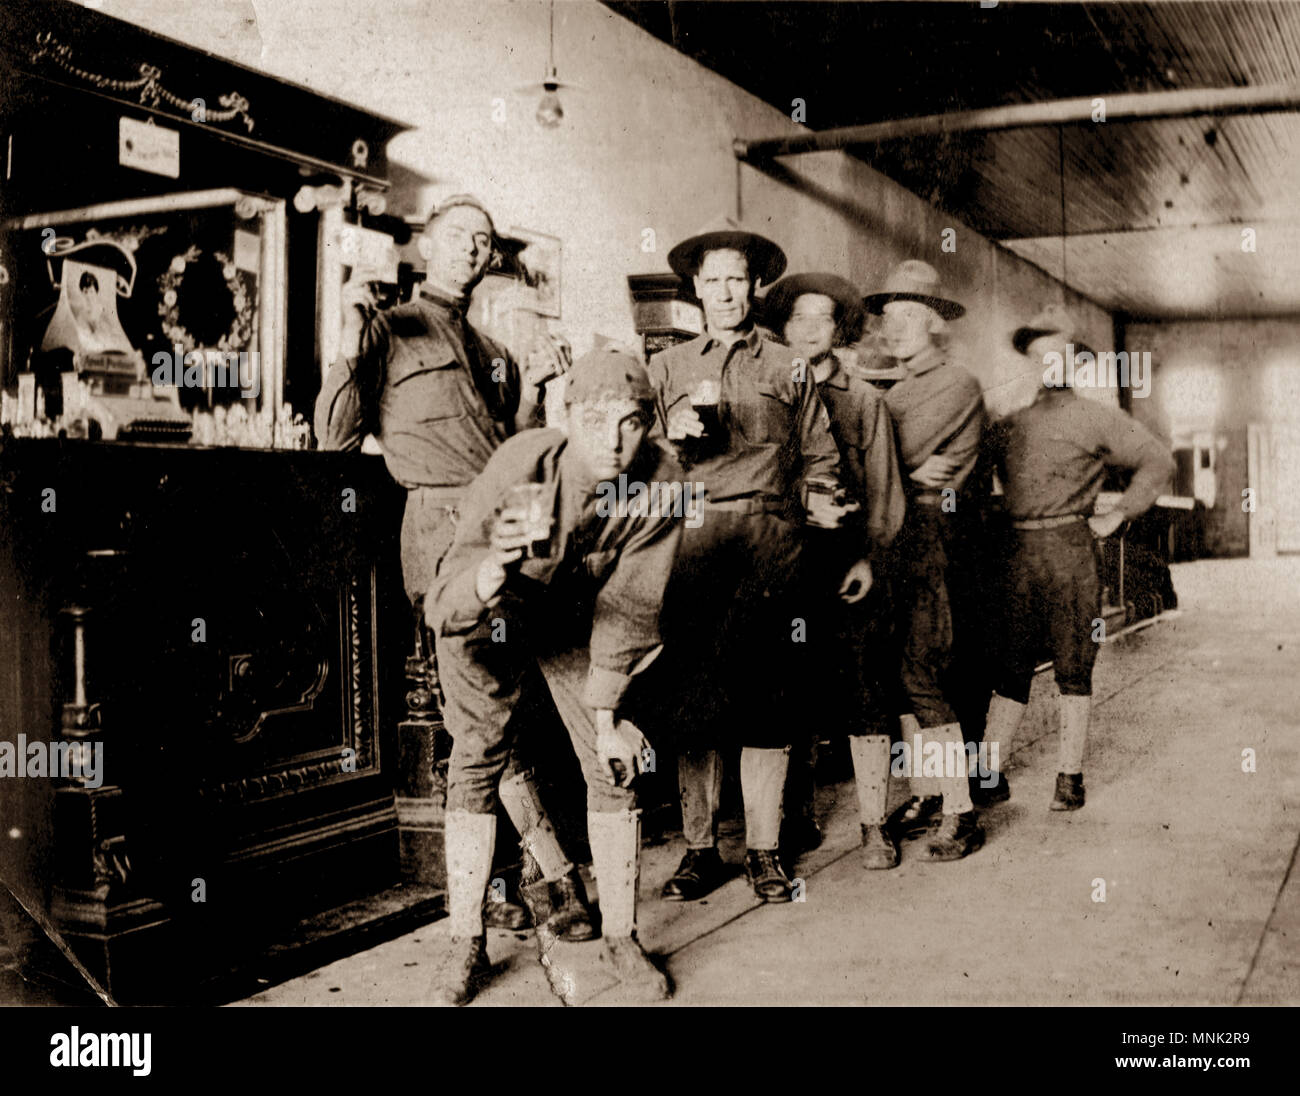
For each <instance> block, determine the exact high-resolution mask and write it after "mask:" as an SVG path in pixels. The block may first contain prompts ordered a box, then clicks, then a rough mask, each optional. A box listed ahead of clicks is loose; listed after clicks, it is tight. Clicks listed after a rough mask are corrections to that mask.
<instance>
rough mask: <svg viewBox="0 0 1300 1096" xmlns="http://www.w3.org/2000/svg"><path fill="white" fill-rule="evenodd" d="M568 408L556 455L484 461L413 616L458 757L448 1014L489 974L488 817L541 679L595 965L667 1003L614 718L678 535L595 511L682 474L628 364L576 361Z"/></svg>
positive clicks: (643, 656)
mask: <svg viewBox="0 0 1300 1096" xmlns="http://www.w3.org/2000/svg"><path fill="white" fill-rule="evenodd" d="M565 400H566V403H567V406H568V431H569V435H568V437H567V438H566V436H565V435H564V434H563V433H561V432H560V431H558V430H529V431H525V432H524V433H522V434H520V435H518V436H516V437H514V438H511V439H510V440H509V441H507V442H506V443H505V444H504V445H502V446H501V448H500V449H499V450H497V452H496V453H495V454H493V456H492V458H491V459H490V460H489V461H488V464H487V467H486V468H485V469H484V470H483V474H482V476H481V477H480V478H479V479H478V480H477V481H476V482H475V483H474V485H473V486H472V487H471V488H470V490H469V493H468V495H467V496H466V499H465V503H464V510H463V516H462V518H461V521H460V524H459V525H458V527H457V529H456V535H455V540H454V542H453V544H452V547H451V550H450V551H449V552H448V554H447V556H446V558H445V559H444V560H443V562H442V564H441V565H440V567H439V569H438V575H437V577H436V578H435V579H434V581H433V585H432V586H431V588H430V590H429V594H428V597H427V599H426V602H425V607H426V614H427V616H428V619H429V624H430V627H432V628H433V629H434V630H435V632H436V634H437V636H438V658H439V664H440V667H441V671H442V677H443V687H444V689H445V691H446V694H447V709H446V716H447V725H448V726H449V727H450V728H451V733H452V740H453V746H452V753H451V761H450V764H449V768H448V791H447V893H448V910H449V913H450V918H451V933H452V940H451V951H450V954H449V955H448V957H447V959H448V964H447V966H446V967H445V968H444V970H443V971H442V973H441V975H440V978H439V981H438V984H437V987H436V988H437V991H438V993H439V995H440V997H441V999H442V1000H443V1001H445V1002H447V1003H451V1004H460V1003H463V1002H464V1001H465V1000H467V999H468V998H469V997H470V996H472V995H473V993H474V992H475V991H476V989H477V988H478V986H479V985H480V984H481V983H482V981H483V979H484V978H485V977H486V976H487V973H488V969H489V968H488V961H487V955H486V945H485V940H484V936H483V921H482V905H481V899H482V894H483V888H484V884H485V883H486V882H487V875H488V872H489V869H490V866H491V863H492V843H493V836H494V833H495V820H494V818H493V813H492V812H493V810H494V809H495V801H496V791H497V785H498V782H499V781H500V778H501V774H502V772H503V771H504V769H505V767H506V765H507V760H508V758H509V756H510V754H511V745H512V744H511V733H512V729H513V728H511V727H509V726H508V724H509V723H510V715H511V712H512V711H513V710H514V707H515V705H516V703H517V702H518V698H519V682H520V679H521V677H522V675H523V673H524V672H525V670H526V669H527V668H528V667H529V666H530V665H535V666H539V667H540V669H541V672H542V675H543V676H544V677H545V679H546V683H547V685H548V686H549V688H550V691H551V695H552V696H553V697H554V699H555V703H556V706H557V707H558V709H559V711H560V715H561V717H562V718H563V720H564V723H565V726H566V727H567V728H568V731H569V735H570V738H571V739H572V742H573V747H574V750H575V752H576V753H577V755H578V760H579V762H580V763H581V766H582V771H583V775H584V777H585V778H586V781H587V810H588V813H587V828H588V832H589V835H590V839H591V854H592V862H593V866H594V868H595V873H596V878H597V881H598V883H599V887H600V906H601V913H602V920H603V929H602V936H603V938H604V942H605V950H606V955H607V956H608V958H609V960H610V961H611V962H612V964H613V967H614V970H615V972H616V973H617V975H618V977H619V979H620V980H621V981H622V982H623V983H624V984H625V986H626V987H627V988H629V989H631V990H633V991H634V992H636V993H638V994H640V995H643V996H645V997H647V998H650V999H659V998H664V997H667V996H668V994H669V986H668V981H667V979H666V978H665V977H664V975H663V974H662V973H661V972H660V971H659V970H658V969H657V968H656V967H655V966H654V964H653V963H651V961H650V959H649V958H648V957H647V956H646V954H645V952H644V951H643V950H642V949H641V945H640V943H639V942H638V941H637V936H636V890H637V879H638V875H639V864H640V812H639V811H638V810H636V797H635V795H634V793H633V792H632V791H631V790H630V789H629V788H628V786H627V785H628V783H629V782H630V781H631V780H632V779H633V778H634V777H635V775H636V773H637V771H638V770H639V768H640V767H641V766H642V764H643V763H644V759H645V758H646V757H647V756H648V750H649V746H648V744H647V742H646V740H645V739H644V738H643V737H642V735H641V733H640V731H639V730H638V729H637V728H636V726H635V725H634V724H633V723H631V722H630V721H629V720H627V719H625V718H619V717H618V716H619V713H620V711H621V710H622V709H623V707H624V701H625V694H626V693H627V690H628V687H629V685H630V683H631V681H632V678H633V676H634V675H636V674H639V673H640V672H641V671H643V670H644V669H645V668H646V667H647V666H648V665H649V663H650V662H651V661H652V660H653V659H654V658H655V657H656V656H657V655H658V654H659V652H660V650H661V645H660V642H659V630H658V622H659V611H660V607H661V605H662V602H663V595H664V589H665V587H666V586H667V583H668V576H669V574H670V572H671V570H672V563H673V557H674V555H675V553H676V550H677V545H678V541H679V539H680V530H681V523H680V521H678V520H677V518H676V517H675V516H674V514H675V511H673V510H671V509H668V508H666V507H657V506H649V507H641V508H639V509H638V508H636V507H631V506H629V507H623V508H614V509H613V510H612V511H611V509H610V507H609V506H608V505H606V506H605V507H604V508H602V506H601V498H602V497H606V496H604V495H602V491H603V490H604V488H606V487H607V486H608V485H610V484H612V483H613V482H615V481H620V482H623V481H622V480H621V477H622V476H623V475H626V477H627V482H634V483H637V484H649V485H655V484H674V483H680V481H681V473H680V469H679V468H678V466H677V464H676V462H675V460H674V459H673V458H672V456H671V455H670V453H669V452H668V450H667V447H666V446H661V444H660V443H656V442H653V441H646V440H645V439H646V434H647V432H648V430H649V428H650V426H651V425H652V423H653V421H654V393H653V390H652V389H651V387H650V382H649V379H648V377H647V376H646V373H645V370H644V369H643V368H642V366H641V364H640V363H639V362H638V361H637V360H636V359H635V358H633V357H631V356H630V355H629V354H627V353H625V352H622V351H619V350H616V349H613V348H609V347H606V348H604V349H601V350H595V351H592V352H591V353H589V354H586V355H584V356H583V357H582V358H581V359H579V360H578V362H576V363H575V365H574V367H573V370H572V372H571V373H570V374H569V383H568V387H567V389H566V392H565ZM521 495H522V496H525V498H524V500H523V501H520V496H521ZM665 509H667V510H668V512H666V513H665V512H664V510H665Z"/></svg>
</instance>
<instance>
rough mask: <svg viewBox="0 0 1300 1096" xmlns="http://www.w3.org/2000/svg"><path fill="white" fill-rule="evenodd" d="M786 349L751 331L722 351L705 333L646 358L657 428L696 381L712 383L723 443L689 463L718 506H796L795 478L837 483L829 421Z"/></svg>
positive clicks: (686, 399)
mask: <svg viewBox="0 0 1300 1096" xmlns="http://www.w3.org/2000/svg"><path fill="white" fill-rule="evenodd" d="M795 360H796V359H795V355H794V354H793V353H792V352H791V351H790V349H789V348H788V347H785V346H782V345H781V344H780V343H777V342H773V341H771V340H770V339H768V338H766V337H764V335H763V334H762V332H761V331H759V330H758V329H757V328H752V329H751V330H750V331H749V333H748V334H747V335H746V336H745V337H744V338H743V339H741V340H740V341H739V342H737V343H735V344H734V345H733V346H730V347H728V346H727V345H726V344H725V343H723V342H720V341H719V340H718V339H716V338H715V337H714V336H712V335H710V334H708V333H707V332H706V333H705V334H703V335H699V336H697V337H696V338H694V339H691V340H690V341H689V342H686V343H682V344H681V345H679V346H674V347H670V348H669V349H667V350H664V351H662V352H661V353H659V354H656V355H655V356H654V357H652V358H651V359H650V363H649V365H648V367H647V371H648V372H649V374H650V381H651V383H652V384H653V385H654V386H655V390H656V392H657V394H658V412H659V419H660V427H661V428H662V430H664V431H665V432H666V431H667V427H668V417H669V415H671V414H672V413H673V411H674V410H675V409H676V408H678V407H679V406H681V405H682V404H683V403H687V404H689V402H690V398H691V393H693V392H695V391H697V390H698V389H699V386H700V384H701V382H703V381H706V380H707V381H712V382H714V383H715V384H717V385H718V387H719V391H720V397H719V402H718V415H719V418H720V419H721V421H722V425H723V428H724V430H725V431H726V435H727V436H726V438H725V439H722V441H723V446H722V449H721V451H720V452H716V453H714V452H710V453H709V455H708V456H706V457H705V458H704V459H701V460H697V461H691V462H690V463H689V471H690V472H691V473H692V474H695V473H699V474H700V476H701V479H702V480H703V481H704V485H705V489H706V491H707V492H708V497H709V498H710V499H711V500H713V501H715V502H720V501H724V500H728V499H739V498H746V497H750V496H769V497H772V498H777V499H780V500H783V501H784V502H785V503H786V504H787V505H788V504H790V503H791V502H797V501H798V497H799V483H800V480H801V479H803V480H806V479H807V478H808V477H810V476H814V475H819V474H820V475H829V476H831V477H833V478H838V471H839V453H838V451H837V450H836V447H835V441H834V439H833V438H832V437H831V432H830V420H829V419H828V418H827V415H826V409H825V408H824V407H823V406H822V403H821V400H820V399H818V397H817V391H816V386H815V385H814V384H813V383H812V382H811V378H810V377H809V376H808V375H807V374H808V370H807V369H803V370H799V369H796V367H795Z"/></svg>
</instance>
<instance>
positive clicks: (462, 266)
mask: <svg viewBox="0 0 1300 1096" xmlns="http://www.w3.org/2000/svg"><path fill="white" fill-rule="evenodd" d="M495 240H496V230H495V228H494V226H493V224H492V218H491V215H490V214H489V213H488V211H487V209H486V208H484V206H483V204H482V203H481V202H480V201H479V200H478V199H477V198H474V197H472V196H471V195H468V194H457V195H453V196H451V197H449V198H447V199H446V200H445V201H444V202H442V203H441V204H440V205H439V206H438V207H437V208H436V209H435V210H434V211H433V214H432V215H431V216H430V219H429V223H428V225H427V226H426V227H425V230H424V232H423V234H422V235H421V236H420V238H419V241H418V246H419V250H420V255H421V256H422V257H423V258H424V259H425V260H426V262H427V264H428V265H427V270H426V280H425V281H424V282H423V283H422V284H421V285H420V287H419V288H418V290H417V291H416V295H415V297H414V299H413V300H412V301H411V302H410V303H409V304H404V305H399V306H397V307H396V308H393V309H390V310H389V311H388V312H386V313H383V312H379V311H377V310H376V309H375V307H374V298H373V297H372V296H371V295H370V294H369V291H368V290H366V288H365V287H364V285H353V284H351V283H350V285H349V287H348V290H347V293H346V297H345V301H344V328H343V333H342V338H341V347H342V351H341V356H340V359H339V360H338V361H337V362H335V363H334V364H333V365H332V366H331V367H330V370H329V373H328V374H327V376H326V378H325V383H324V385H323V386H322V388H321V392H320V395H319V396H318V397H317V400H316V437H317V438H318V439H319V441H320V445H321V448H323V449H343V450H357V449H360V448H361V443H362V441H363V440H364V438H365V436H366V435H367V434H372V435H373V436H374V437H375V439H376V440H377V441H378V443H379V446H380V448H381V450H382V451H383V455H384V461H385V463H386V464H387V465H388V470H389V472H390V473H391V474H392V476H393V478H394V479H395V480H397V482H398V483H400V484H401V485H402V486H403V487H405V488H406V489H407V497H406V512H405V514H404V516H403V519H402V577H403V580H404V584H405V586H406V591H407V595H408V596H409V597H410V599H411V602H412V604H413V605H414V606H415V610H416V613H417V617H418V616H420V615H421V603H422V601H423V598H424V594H425V591H426V590H428V588H429V582H430V581H431V580H432V578H433V576H434V574H435V572H436V570H437V566H438V561H439V560H440V559H441V558H442V557H443V555H444V554H445V553H446V551H447V549H448V548H449V547H450V546H451V541H452V534H453V532H454V531H455V525H456V515H457V512H458V510H459V507H460V502H461V498H462V496H463V495H464V494H465V491H466V489H467V488H468V485H469V484H470V482H471V481H472V480H473V479H474V478H475V477H476V476H477V475H478V474H479V473H480V472H481V471H482V470H483V467H484V466H485V465H486V464H487V462H488V458H489V457H491V455H492V454H493V452H495V451H496V449H497V448H498V446H500V445H501V444H502V443H503V442H504V441H505V440H506V439H507V438H508V437H510V436H511V435H512V434H514V433H516V432H517V431H518V430H520V429H523V428H525V427H528V426H533V425H537V424H538V423H539V421H540V419H539V417H538V413H537V407H538V403H539V399H538V397H539V387H540V385H541V383H543V382H544V381H545V380H546V379H547V378H549V377H551V376H554V375H555V374H557V373H558V372H560V371H561V370H562V368H563V362H562V361H561V349H560V348H559V347H558V346H555V345H546V344H539V345H538V346H537V347H536V348H535V349H534V352H533V355H531V356H530V361H529V369H528V370H527V372H526V374H523V373H521V370H520V368H519V366H518V364H517V363H516V362H515V360H514V359H513V358H512V357H511V355H510V352H509V351H508V350H506V348H505V347H503V346H501V345H500V344H498V343H496V342H494V341H493V340H491V339H489V338H488V337H487V336H486V335H483V334H482V333H481V332H479V331H477V330H476V329H475V328H474V327H473V326H471V325H470V323H469V321H468V319H466V315H465V313H466V309H467V308H468V306H469V301H470V295H471V294H472V293H473V291H474V288H475V287H476V286H477V285H478V283H479V282H480V281H482V279H483V275H484V274H485V273H486V272H487V267H488V262H489V260H490V259H491V257H492V250H493V247H494V245H495ZM435 645H436V641H435ZM501 799H502V803H503V805H504V806H505V809H506V813H507V814H508V815H509V817H510V820H511V822H512V823H513V824H514V826H515V829H517V830H518V831H519V835H520V838H521V843H522V845H523V847H524V849H525V851H526V853H528V854H529V855H531V856H532V858H533V859H534V860H535V861H536V863H537V865H538V867H539V868H540V869H541V873H542V876H543V878H544V879H545V880H546V882H547V883H549V884H550V890H551V892H552V894H551V898H552V901H551V902H549V903H545V904H543V903H530V904H532V905H534V906H535V907H536V908H535V910H534V913H536V912H539V911H540V912H542V915H543V916H544V917H547V924H548V926H549V927H550V929H551V930H552V931H554V932H555V933H556V934H558V935H560V936H561V937H563V938H564V939H568V940H581V939H590V938H591V937H592V936H594V935H595V930H594V929H593V927H592V925H591V919H590V916H589V914H588V912H587V909H586V894H585V892H584V890H583V887H582V880H581V877H580V876H579V875H578V873H577V871H576V870H575V869H574V867H573V864H572V863H571V862H570V861H569V860H568V858H567V857H565V855H564V852H563V850H562V849H561V848H560V845H559V842H558V840H557V839H556V836H555V831H554V829H553V827H552V826H551V823H550V821H549V819H548V818H547V817H546V812H545V810H544V809H543V807H542V804H541V800H540V798H539V797H538V794H537V789H536V787H535V785H534V783H533V780H532V777H531V775H530V774H529V773H528V771H527V770H526V769H525V768H523V767H522V766H521V765H520V764H519V763H518V762H517V761H512V764H511V765H510V768H509V770H508V771H507V774H506V777H505V780H504V782H503V784H502V789H501ZM450 839H451V835H450V834H448V840H450ZM525 893H527V892H525ZM547 906H549V909H547V908H546V907H547ZM548 914H549V916H547V915H548Z"/></svg>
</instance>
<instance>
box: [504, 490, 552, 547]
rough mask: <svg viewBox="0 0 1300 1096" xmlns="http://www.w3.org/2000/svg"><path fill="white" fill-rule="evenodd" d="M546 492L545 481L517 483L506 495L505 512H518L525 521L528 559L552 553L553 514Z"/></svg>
mask: <svg viewBox="0 0 1300 1096" xmlns="http://www.w3.org/2000/svg"><path fill="white" fill-rule="evenodd" d="M546 493H547V492H546V484H544V483H517V484H515V485H514V486H513V487H512V488H510V492H509V494H507V495H506V502H505V507H504V508H503V512H505V511H510V512H511V513H513V514H517V515H518V516H519V519H520V520H521V521H522V522H523V523H524V528H525V531H526V534H527V536H528V547H527V548H526V549H525V550H524V555H525V556H526V557H527V558H528V559H542V558H544V557H546V556H548V555H550V542H551V514H550V511H549V510H548V509H547V507H546Z"/></svg>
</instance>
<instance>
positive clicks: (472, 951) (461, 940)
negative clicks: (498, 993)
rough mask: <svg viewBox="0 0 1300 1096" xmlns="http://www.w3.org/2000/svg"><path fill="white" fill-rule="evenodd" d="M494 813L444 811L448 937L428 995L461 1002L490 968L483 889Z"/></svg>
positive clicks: (489, 862)
mask: <svg viewBox="0 0 1300 1096" xmlns="http://www.w3.org/2000/svg"><path fill="white" fill-rule="evenodd" d="M496 826H497V820H496V815H493V814H476V813H471V812H469V811H448V812H447V815H446V848H447V911H448V914H449V920H450V921H451V941H450V943H449V944H448V950H447V953H446V955H445V956H444V957H443V962H442V964H441V965H440V968H439V970H438V972H437V974H436V975H435V976H434V982H433V987H432V996H433V998H434V1000H435V1001H438V1002H440V1003H443V1004H448V1005H463V1004H464V1003H465V1002H466V1001H468V1000H469V999H470V998H472V997H473V996H474V994H475V993H477V992H478V990H479V989H480V988H481V986H482V984H483V982H484V980H485V979H486V978H487V976H488V973H489V964H488V959H487V946H486V941H485V938H484V935H483V893H484V890H485V888H486V886H487V880H488V875H489V874H490V873H491V870H492V849H493V845H494V844H495V843H496Z"/></svg>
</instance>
